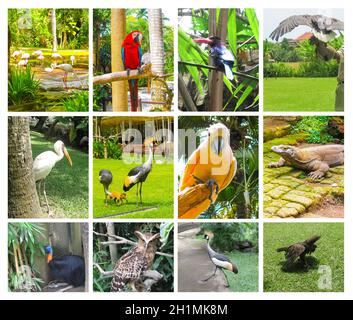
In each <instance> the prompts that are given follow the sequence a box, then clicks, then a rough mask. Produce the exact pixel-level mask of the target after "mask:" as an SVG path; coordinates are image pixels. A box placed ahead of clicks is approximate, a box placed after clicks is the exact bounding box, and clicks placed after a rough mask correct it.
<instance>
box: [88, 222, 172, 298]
mask: <svg viewBox="0 0 353 320" xmlns="http://www.w3.org/2000/svg"><path fill="white" fill-rule="evenodd" d="M114 227H115V234H116V235H119V236H121V237H124V238H126V239H128V240H131V241H134V242H137V240H138V239H137V238H136V236H135V235H134V231H136V230H139V231H141V232H152V233H162V232H163V234H161V237H162V238H163V236H165V238H164V243H163V246H161V247H159V249H158V251H160V252H163V253H167V254H173V250H174V249H173V248H174V236H173V234H174V233H173V224H172V227H170V226H169V224H167V225H165V224H163V223H162V224H159V223H115V224H114ZM93 228H94V230H95V231H97V232H103V233H106V225H105V224H103V223H96V224H94V227H93ZM165 228H167V229H168V232H165V231H166V229H165ZM162 230H164V231H162ZM105 240H106V239H104V238H101V237H99V236H96V235H94V238H93V243H94V250H93V261H94V263H96V264H98V265H99V266H100V267H101V268H102V269H103V270H105V271H110V270H113V268H114V263H113V262H112V261H111V258H110V253H109V248H108V247H106V246H104V247H103V246H101V245H100V242H101V241H105ZM116 248H117V251H118V258H120V257H121V256H122V255H123V254H125V253H126V252H127V251H129V250H130V249H131V248H132V246H131V245H130V244H128V245H117V246H116ZM152 270H157V271H158V272H159V273H161V274H162V275H163V279H162V280H161V281H159V282H158V283H156V284H155V285H154V286H153V287H152V290H153V291H157V292H168V291H173V281H174V280H173V279H174V259H173V258H171V257H166V256H161V255H156V256H155V259H154V262H153V266H152ZM110 284H111V278H110V277H103V276H102V275H101V274H100V273H99V271H98V269H97V268H94V271H93V288H94V291H99V292H108V291H109V290H110ZM125 290H127V291H129V290H130V288H128V287H126V288H125Z"/></svg>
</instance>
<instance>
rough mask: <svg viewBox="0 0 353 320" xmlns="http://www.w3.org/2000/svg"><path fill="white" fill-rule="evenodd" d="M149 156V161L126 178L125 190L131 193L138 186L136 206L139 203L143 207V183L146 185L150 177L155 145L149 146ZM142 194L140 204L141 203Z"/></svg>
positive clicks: (134, 169)
mask: <svg viewBox="0 0 353 320" xmlns="http://www.w3.org/2000/svg"><path fill="white" fill-rule="evenodd" d="M148 149H149V156H148V159H147V161H146V162H145V163H144V164H143V165H142V166H138V167H135V168H133V169H131V170H130V171H129V173H128V174H127V177H126V178H125V181H124V185H123V190H124V191H125V192H126V191H129V190H130V189H131V188H132V187H133V186H134V185H135V184H137V186H136V205H139V203H140V204H141V205H142V183H144V182H145V181H146V179H147V177H148V174H149V173H150V172H151V170H152V160H153V143H150V144H149V145H148ZM139 194H140V202H139Z"/></svg>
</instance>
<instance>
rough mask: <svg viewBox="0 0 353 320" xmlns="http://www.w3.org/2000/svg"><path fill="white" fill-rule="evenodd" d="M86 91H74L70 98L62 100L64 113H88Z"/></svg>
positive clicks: (87, 95)
mask: <svg viewBox="0 0 353 320" xmlns="http://www.w3.org/2000/svg"><path fill="white" fill-rule="evenodd" d="M88 101H89V94H88V91H86V90H85V91H79V90H77V91H74V93H73V94H72V96H71V97H70V98H67V99H64V100H63V106H64V108H65V110H66V111H88Z"/></svg>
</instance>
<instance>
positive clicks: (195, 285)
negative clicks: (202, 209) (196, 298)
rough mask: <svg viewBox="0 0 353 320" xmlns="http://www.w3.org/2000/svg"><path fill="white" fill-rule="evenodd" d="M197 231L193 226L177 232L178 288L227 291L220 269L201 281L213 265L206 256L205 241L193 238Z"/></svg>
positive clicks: (181, 289) (188, 290) (212, 269)
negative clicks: (212, 275) (214, 274)
mask: <svg viewBox="0 0 353 320" xmlns="http://www.w3.org/2000/svg"><path fill="white" fill-rule="evenodd" d="M199 231H200V229H199V228H193V229H190V230H187V231H184V232H180V233H179V234H178V289H179V291H181V292H213V291H224V292H228V291H229V289H228V288H227V287H226V286H225V284H226V280H225V278H224V274H223V272H222V271H221V270H218V271H217V273H216V276H214V277H212V278H211V279H209V280H208V281H206V282H204V281H202V280H203V279H206V278H207V277H209V276H210V275H211V274H212V273H213V272H214V269H215V267H214V265H213V263H212V262H211V260H210V259H209V258H208V253H207V248H206V241H202V240H200V239H195V237H196V234H197V233H198V232H199Z"/></svg>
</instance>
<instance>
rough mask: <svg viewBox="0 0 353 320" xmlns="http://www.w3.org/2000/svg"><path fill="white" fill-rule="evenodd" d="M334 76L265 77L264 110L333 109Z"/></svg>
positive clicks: (335, 81)
mask: <svg viewBox="0 0 353 320" xmlns="http://www.w3.org/2000/svg"><path fill="white" fill-rule="evenodd" d="M336 85H337V80H336V78H265V79H264V111H282V112H283V111H312V112H314V111H335V90H336Z"/></svg>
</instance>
